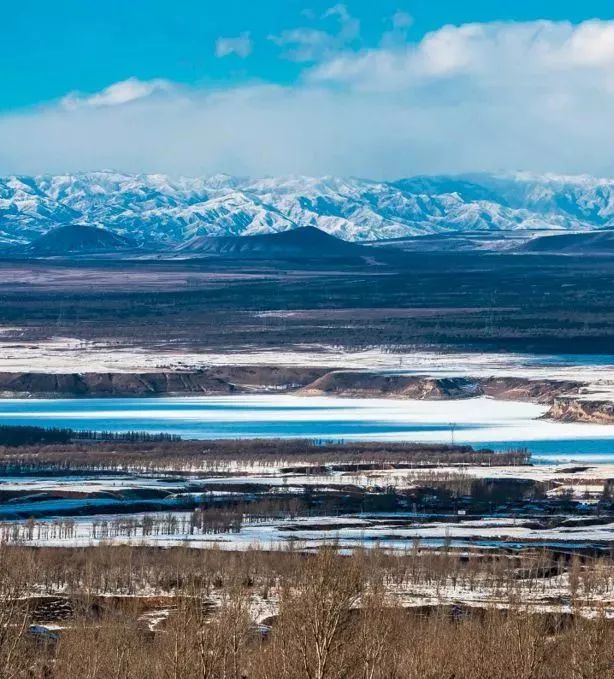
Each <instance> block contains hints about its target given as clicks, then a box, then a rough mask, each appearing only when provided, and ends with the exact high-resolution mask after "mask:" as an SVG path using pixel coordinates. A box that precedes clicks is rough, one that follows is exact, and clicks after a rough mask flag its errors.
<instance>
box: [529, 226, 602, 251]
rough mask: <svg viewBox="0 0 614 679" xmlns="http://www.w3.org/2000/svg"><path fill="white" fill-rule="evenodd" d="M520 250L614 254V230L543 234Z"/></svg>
mask: <svg viewBox="0 0 614 679" xmlns="http://www.w3.org/2000/svg"><path fill="white" fill-rule="evenodd" d="M519 250H520V251H521V252H544V253H552V254H565V255H576V254H578V255H580V254H587V255H588V254H593V255H608V254H614V231H593V232H591V233H565V234H562V235H560V236H542V237H540V238H534V239H533V240H531V241H529V242H528V243H526V244H525V245H523V246H522V247H521V248H520V249H519Z"/></svg>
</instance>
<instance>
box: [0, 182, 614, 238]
mask: <svg viewBox="0 0 614 679" xmlns="http://www.w3.org/2000/svg"><path fill="white" fill-rule="evenodd" d="M67 224H85V225H90V226H99V227H105V228H107V229H110V230H112V231H113V232H115V233H117V234H120V235H123V236H129V237H130V238H132V239H134V240H135V241H136V242H138V243H141V244H144V245H152V244H156V243H161V244H164V245H166V246H173V245H175V244H179V243H184V242H186V241H187V240H190V239H192V238H195V237H201V236H207V235H214V236H229V235H256V234H268V233H276V232H280V231H287V230H289V229H294V228H297V227H300V226H316V227H318V228H319V229H322V230H323V231H326V232H328V233H330V234H332V235H335V236H338V237H340V238H343V239H345V240H349V241H366V240H381V239H386V238H404V237H410V236H419V235H428V234H440V233H446V232H450V233H459V232H468V231H476V230H479V231H491V232H499V231H512V230H540V229H544V230H550V231H551V230H557V229H558V230H565V231H587V230H593V229H601V228H612V227H614V180H609V179H595V178H593V177H588V176H579V177H566V176H558V175H533V174H529V173H513V174H499V175H496V174H491V175H487V174H473V175H465V176H436V177H412V178H407V179H401V180H399V181H394V182H378V181H369V180H364V179H355V178H338V177H321V178H312V177H281V178H265V179H249V178H242V177H232V176H229V175H224V174H219V175H215V176H212V177H200V178H185V177H183V178H171V177H168V176H165V175H159V174H155V175H133V174H122V173H117V172H88V173H81V174H74V175H44V176H37V177H15V176H11V177H0V243H15V244H25V243H29V242H31V241H32V240H34V239H35V238H36V237H38V236H40V235H41V234H44V233H46V232H47V231H50V230H51V229H54V228H57V227H59V226H63V225H67Z"/></svg>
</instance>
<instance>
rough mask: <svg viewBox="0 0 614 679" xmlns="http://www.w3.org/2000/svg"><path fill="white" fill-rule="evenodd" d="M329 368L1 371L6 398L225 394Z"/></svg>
mask: <svg viewBox="0 0 614 679" xmlns="http://www.w3.org/2000/svg"><path fill="white" fill-rule="evenodd" d="M324 372H326V370H325V369H324V370H317V369H307V370H302V369H300V368H299V369H293V368H278V367H276V366H271V367H253V368H252V367H246V368H243V367H240V366H238V367H221V368H212V369H210V370H200V371H194V372H170V371H165V372H150V373H64V374H53V373H34V372H32V373H0V396H1V397H4V398H11V397H12V398H24V397H26V398H27V397H46V398H70V397H121V396H126V397H130V396H135V397H140V396H168V395H190V394H193V395H197V394H201V395H212V396H215V395H224V394H234V393H241V392H249V391H262V390H279V391H288V390H293V389H297V388H299V387H301V386H303V385H305V384H308V383H309V382H312V381H313V380H315V379H317V378H319V377H320V376H321V375H322V373H324Z"/></svg>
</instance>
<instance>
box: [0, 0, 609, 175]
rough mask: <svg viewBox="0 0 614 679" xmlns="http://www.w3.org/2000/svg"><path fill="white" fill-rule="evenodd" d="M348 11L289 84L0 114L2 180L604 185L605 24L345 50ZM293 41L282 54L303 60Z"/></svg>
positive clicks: (136, 87) (467, 28) (154, 86)
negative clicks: (526, 174)
mask: <svg viewBox="0 0 614 679" xmlns="http://www.w3.org/2000/svg"><path fill="white" fill-rule="evenodd" d="M342 7H343V6H338V7H337V8H336V9H335V10H334V11H335V12H336V14H335V15H334V16H332V18H334V19H336V20H337V21H338V23H339V26H341V28H340V29H339V32H338V33H337V34H335V35H336V38H335V39H336V40H337V42H336V43H335V44H334V45H332V44H331V42H330V41H329V40H328V39H327V38H324V37H322V36H320V37H319V38H318V40H320V42H319V43H318V44H317V50H316V49H315V48H314V49H312V50H311V51H309V54H308V56H309V58H308V59H304V61H305V64H304V66H303V72H302V75H301V77H300V78H299V80H298V81H297V82H296V83H294V84H293V85H291V86H279V85H275V84H267V83H257V84H253V83H251V84H245V85H241V86H236V87H232V88H226V89H221V90H212V89H206V88H186V87H179V86H177V85H173V84H172V83H168V82H166V81H163V80H153V81H140V80H136V79H129V80H127V81H124V82H121V83H116V84H113V85H111V86H110V87H108V88H106V89H105V90H103V91H101V92H99V93H94V94H90V95H82V94H76V93H71V94H69V95H67V96H66V97H65V98H64V99H62V100H61V101H59V102H57V103H55V104H52V105H49V106H46V107H42V108H38V109H35V110H29V111H21V112H17V113H13V114H8V115H4V116H2V117H0V173H2V174H6V173H13V172H15V173H38V172H63V171H76V170H80V169H98V168H109V167H111V168H118V169H124V170H127V171H137V172H138V171H148V172H150V171H153V172H158V171H159V172H168V173H172V174H201V173H213V172H219V171H225V172H229V173H236V174H250V175H265V174H286V173H294V174H317V175H321V174H345V175H362V176H369V177H381V178H390V177H397V176H402V175H409V174H416V173H434V172H462V171H489V170H500V169H514V168H523V169H529V170H534V171H538V172H539V171H556V172H566V173H576V172H589V173H593V174H602V175H609V176H614V153H613V151H614V126H613V125H612V122H611V121H612V120H614V22H608V21H599V20H594V21H588V22H585V23H582V24H578V25H573V24H571V23H567V22H551V21H538V22H530V23H512V22H507V23H500V22H499V23H486V24H466V25H462V26H445V27H442V28H441V29H439V30H437V31H434V32H432V33H430V34H428V35H426V36H424V38H423V39H422V40H420V41H419V42H415V43H410V42H407V39H406V36H405V33H404V32H403V31H404V30H405V29H406V28H407V27H408V26H409V24H410V23H411V19H410V17H405V16H404V17H400V18H398V21H397V22H396V24H394V25H393V28H395V29H396V33H395V39H391V37H390V35H388V37H386V36H383V37H382V41H381V45H380V46H379V47H377V48H371V49H361V50H351V49H350V48H349V47H348V46H347V44H348V41H349V40H351V39H352V36H356V34H357V33H356V31H357V26H356V24H354V23H352V22H353V19H352V18H351V17H350V16H349V15H348V14H347V13H346V10H345V9H344V8H342ZM340 8H341V9H340ZM297 30H300V29H297ZM339 36H342V37H339ZM290 37H291V36H289V35H288V34H286V35H285V37H284V38H283V39H282V38H281V37H280V41H279V44H280V49H281V50H282V51H283V53H287V51H288V50H292V49H294V50H296V49H301V50H303V52H302V53H301V54H302V55H303V56H307V52H305V51H304V50H305V49H306V43H304V42H303V43H297V41H296V40H295V41H294V42H292V41H291V40H290ZM296 37H297V35H294V38H295V39H296ZM312 37H313V36H312ZM400 37H401V38H402V39H400ZM322 41H323V42H322ZM315 42H318V41H317V40H316V41H315ZM323 45H324V46H323ZM218 47H219V45H218ZM307 47H309V45H307ZM220 49H221V52H224V51H225V49H227V48H223V49H222V48H220ZM250 49H251V44H250ZM234 52H236V48H235V50H234ZM226 53H228V54H230V53H231V52H226ZM220 56H223V54H221V53H220ZM295 58H296V57H295Z"/></svg>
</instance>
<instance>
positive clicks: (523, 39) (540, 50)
mask: <svg viewBox="0 0 614 679" xmlns="http://www.w3.org/2000/svg"><path fill="white" fill-rule="evenodd" d="M613 65H614V22H609V21H596V20H595V21H588V22H585V23H583V24H580V25H577V26H574V25H573V24H571V23H568V22H552V21H534V22H527V23H513V22H508V23H503V22H495V23H489V24H477V23H474V24H465V25H462V26H444V27H443V28H441V29H439V30H437V31H434V32H432V33H429V34H427V35H426V36H425V37H424V38H423V39H422V40H421V41H420V42H419V43H410V44H407V43H405V44H403V45H402V46H388V47H382V48H379V49H370V50H363V51H360V52H346V53H344V54H341V55H336V56H334V57H332V58H331V59H329V60H327V61H325V62H324V63H321V64H319V65H318V66H317V67H316V68H315V69H314V70H313V71H312V72H311V74H310V77H311V78H312V79H314V80H317V81H320V82H328V83H329V84H344V85H349V86H352V87H357V88H362V89H373V90H380V91H381V90H386V89H389V90H402V89H404V88H411V87H415V86H416V85H417V84H418V83H420V82H424V81H429V80H432V79H437V78H441V77H452V76H454V77H470V78H473V79H475V80H476V81H482V82H483V83H491V82H492V80H493V79H497V80H499V81H500V82H505V83H506V84H509V85H511V86H513V87H515V86H517V85H520V86H523V85H524V84H525V83H526V82H527V81H528V80H531V79H533V78H535V77H545V76H556V75H557V74H560V73H563V74H564V75H565V77H568V76H573V75H574V74H577V73H578V70H579V69H581V70H582V71H583V73H582V75H583V77H584V75H586V74H587V73H588V74H589V76H590V75H592V74H594V75H598V76H603V75H606V73H607V71H609V69H610V68H611V67H612V66H613ZM543 84H544V86H546V87H548V83H547V82H544V83H543ZM571 85H573V83H571Z"/></svg>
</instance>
